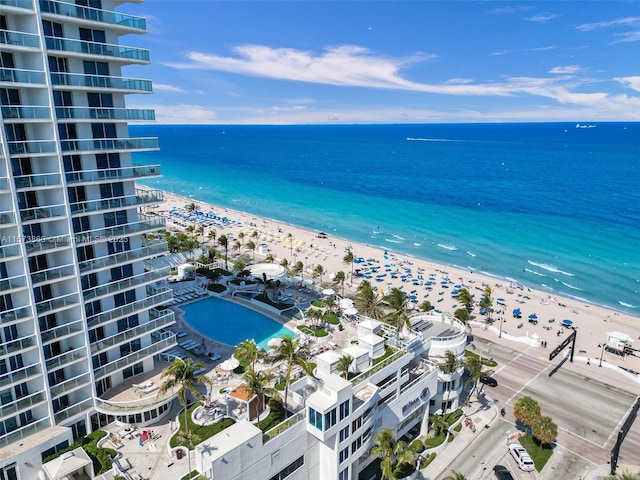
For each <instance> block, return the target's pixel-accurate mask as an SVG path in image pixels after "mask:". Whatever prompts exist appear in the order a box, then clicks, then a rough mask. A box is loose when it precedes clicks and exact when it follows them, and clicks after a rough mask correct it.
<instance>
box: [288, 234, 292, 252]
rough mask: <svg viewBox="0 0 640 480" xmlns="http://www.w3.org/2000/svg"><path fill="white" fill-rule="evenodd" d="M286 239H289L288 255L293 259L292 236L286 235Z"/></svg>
mask: <svg viewBox="0 0 640 480" xmlns="http://www.w3.org/2000/svg"><path fill="white" fill-rule="evenodd" d="M287 238H288V239H289V247H290V249H291V252H290V255H291V256H292V257H293V234H291V233H287Z"/></svg>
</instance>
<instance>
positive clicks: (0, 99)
mask: <svg viewBox="0 0 640 480" xmlns="http://www.w3.org/2000/svg"><path fill="white" fill-rule="evenodd" d="M0 104H1V105H21V103H20V90H18V89H17V88H0Z"/></svg>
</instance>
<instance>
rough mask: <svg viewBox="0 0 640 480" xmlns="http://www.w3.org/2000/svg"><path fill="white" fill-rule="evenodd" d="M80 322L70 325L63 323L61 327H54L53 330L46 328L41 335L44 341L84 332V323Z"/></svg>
mask: <svg viewBox="0 0 640 480" xmlns="http://www.w3.org/2000/svg"><path fill="white" fill-rule="evenodd" d="M78 323H79V322H74V323H72V324H69V325H61V326H59V327H55V328H52V329H51V330H45V331H44V332H41V333H40V337H41V338H42V341H43V342H44V343H47V342H50V341H52V340H56V339H58V338H62V337H66V336H68V335H74V334H76V333H80V332H83V331H84V330H83V328H82V325H80V324H78Z"/></svg>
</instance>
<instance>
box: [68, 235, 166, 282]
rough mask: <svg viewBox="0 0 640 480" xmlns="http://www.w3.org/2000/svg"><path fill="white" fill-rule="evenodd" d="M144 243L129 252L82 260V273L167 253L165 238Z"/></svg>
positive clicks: (80, 266) (80, 267) (80, 265)
mask: <svg viewBox="0 0 640 480" xmlns="http://www.w3.org/2000/svg"><path fill="white" fill-rule="evenodd" d="M143 245H144V246H143V247H141V248H136V249H134V250H129V251H127V252H122V253H116V254H114V255H107V256H105V257H100V258H95V259H92V260H87V261H84V262H80V264H79V269H80V273H81V274H85V273H87V272H90V271H92V270H97V269H101V268H109V267H113V266H115V265H118V264H121V263H130V262H133V261H135V260H141V259H145V258H149V257H154V256H156V255H161V254H163V253H167V242H165V241H164V240H156V241H151V242H147V243H146V244H143Z"/></svg>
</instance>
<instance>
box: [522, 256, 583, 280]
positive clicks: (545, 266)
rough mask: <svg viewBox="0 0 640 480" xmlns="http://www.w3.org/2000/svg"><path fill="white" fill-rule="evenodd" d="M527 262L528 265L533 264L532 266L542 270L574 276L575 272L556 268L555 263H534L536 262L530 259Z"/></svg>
mask: <svg viewBox="0 0 640 480" xmlns="http://www.w3.org/2000/svg"><path fill="white" fill-rule="evenodd" d="M527 263H528V264H529V265H533V266H534V267H540V268H542V269H544V270H548V271H549V272H554V273H561V274H563V275H566V276H567V277H575V274H573V273H569V272H565V271H562V270H560V269H559V268H557V267H556V266H555V265H548V264H546V263H536V262H532V261H531V260H527Z"/></svg>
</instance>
